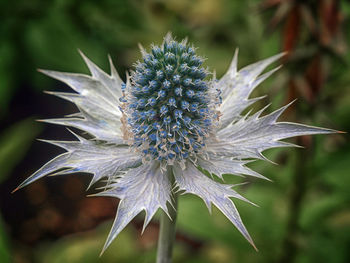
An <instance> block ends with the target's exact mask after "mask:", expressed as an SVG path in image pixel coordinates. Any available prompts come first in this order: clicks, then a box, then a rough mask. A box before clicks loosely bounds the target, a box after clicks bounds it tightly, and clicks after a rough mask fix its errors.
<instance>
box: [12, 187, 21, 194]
mask: <svg viewBox="0 0 350 263" xmlns="http://www.w3.org/2000/svg"><path fill="white" fill-rule="evenodd" d="M19 189H21V187H19V186H17V187H16V188H15V189H14V190H12V192H11V194H14V193H15V192H17V191H18V190H19Z"/></svg>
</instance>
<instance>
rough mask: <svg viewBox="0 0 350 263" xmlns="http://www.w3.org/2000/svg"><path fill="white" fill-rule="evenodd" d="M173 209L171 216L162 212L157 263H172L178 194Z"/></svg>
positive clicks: (170, 211)
mask: <svg viewBox="0 0 350 263" xmlns="http://www.w3.org/2000/svg"><path fill="white" fill-rule="evenodd" d="M173 196H174V202H173V206H174V208H173V207H170V209H169V215H170V216H171V219H170V218H169V217H168V215H167V214H166V213H165V212H164V211H162V214H161V217H160V229H159V237H158V248H157V263H170V262H171V256H172V252H173V245H174V241H175V234H176V216H177V211H176V210H177V200H178V194H177V193H174V194H173Z"/></svg>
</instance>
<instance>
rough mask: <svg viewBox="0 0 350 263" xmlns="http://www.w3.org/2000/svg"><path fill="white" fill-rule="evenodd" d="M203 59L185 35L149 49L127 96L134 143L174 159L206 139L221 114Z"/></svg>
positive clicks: (193, 150)
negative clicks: (185, 39) (215, 103)
mask: <svg viewBox="0 0 350 263" xmlns="http://www.w3.org/2000/svg"><path fill="white" fill-rule="evenodd" d="M202 63H203V59H202V58H201V57H199V56H197V55H196V54H195V50H194V48H193V47H191V46H189V45H188V44H187V43H186V42H185V41H182V42H181V43H179V42H177V41H174V40H172V39H171V40H165V41H164V43H163V44H162V45H161V46H153V47H152V49H151V52H150V53H146V52H145V51H144V52H143V61H142V62H138V63H137V64H136V68H135V71H134V72H133V73H132V76H131V85H130V87H126V90H125V92H124V97H123V98H122V99H121V100H122V102H124V105H125V106H124V109H123V110H124V112H125V113H126V115H127V124H128V126H129V129H130V130H131V133H132V141H133V142H132V143H133V144H134V146H135V147H137V148H138V149H140V150H141V152H142V153H143V154H144V156H145V159H157V160H160V161H166V163H167V164H172V163H173V162H174V161H175V160H184V159H186V158H188V157H189V156H191V155H194V154H196V153H198V152H199V151H200V150H201V148H202V147H203V146H204V145H205V142H204V138H205V137H206V136H208V134H209V132H210V130H211V127H212V125H213V120H215V119H216V115H215V112H214V110H213V109H212V106H211V105H212V100H213V99H212V94H210V92H208V90H209V89H210V85H211V82H210V81H206V80H205V78H206V77H207V75H208V72H207V70H205V69H204V68H203V67H202ZM216 97H218V94H217V95H216Z"/></svg>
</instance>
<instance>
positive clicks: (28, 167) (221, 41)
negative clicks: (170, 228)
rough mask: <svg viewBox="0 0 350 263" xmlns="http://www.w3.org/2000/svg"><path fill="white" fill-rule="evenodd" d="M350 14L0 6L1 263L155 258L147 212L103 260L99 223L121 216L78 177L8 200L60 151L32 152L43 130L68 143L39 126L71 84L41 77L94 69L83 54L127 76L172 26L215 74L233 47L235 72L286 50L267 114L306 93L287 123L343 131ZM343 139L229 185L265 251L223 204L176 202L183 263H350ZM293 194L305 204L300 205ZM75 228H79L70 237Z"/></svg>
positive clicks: (250, 7) (204, 3)
mask: <svg viewBox="0 0 350 263" xmlns="http://www.w3.org/2000/svg"><path fill="white" fill-rule="evenodd" d="M332 4H335V5H336V7H337V9H334V10H336V11H339V12H335V11H334V10H333V9H332V8H330V6H331V5H332ZM332 10H333V11H334V12H333V11H332ZM332 12H333V13H332ZM334 14H336V16H334ZM349 17H350V3H349V2H348V1H345V0H342V1H337V0H322V1H317V0H306V1H296V0H288V1H285V0H266V1H260V0H247V1H233V0H216V1H212V0H193V1H188V0H167V1H166V0H144V1H141V0H131V1H127V0H100V1H94V0H84V1H83V0H75V1H72V0H51V1H40V0H31V1H27V0H17V1H9V0H3V1H0V20H1V23H0V121H1V125H0V127H1V132H0V181H1V183H2V184H1V185H0V209H1V213H2V217H3V220H2V221H3V222H1V224H0V261H1V262H11V261H13V262H20V263H27V262H28V263H29V262H43V263H44V262H153V261H154V257H155V249H156V248H155V246H156V241H157V233H158V232H157V231H158V230H157V223H156V220H155V222H154V223H153V224H151V225H150V226H149V227H148V228H147V230H146V231H145V233H144V234H143V236H140V229H141V227H142V216H140V217H139V218H138V220H136V222H134V223H133V224H130V225H129V226H128V227H127V228H126V229H125V230H124V231H123V232H122V233H121V235H120V236H119V237H118V239H117V240H116V241H115V242H114V243H113V245H112V247H111V248H110V249H108V250H107V252H106V254H104V255H103V256H102V257H101V258H99V257H98V254H99V252H100V249H101V248H102V245H103V242H104V240H105V238H106V237H107V233H108V231H109V227H110V224H111V223H110V222H109V223H106V224H101V222H102V221H103V220H105V219H106V218H112V215H113V214H114V212H115V206H113V205H111V203H110V202H109V200H106V199H103V198H92V199H83V198H84V197H83V195H84V194H85V192H84V190H83V188H84V185H85V186H86V181H85V180H84V179H81V178H83V177H82V176H75V177H67V178H65V177H64V178H55V177H54V178H48V179H44V180H42V181H41V183H40V182H38V183H37V184H35V185H33V186H31V187H28V188H27V189H25V190H23V191H20V192H19V193H16V194H14V195H12V196H10V192H11V191H12V190H13V189H14V188H15V187H16V185H18V183H19V182H20V180H21V179H23V178H24V177H26V176H28V175H29V174H30V173H31V172H33V171H34V170H36V169H37V168H39V166H40V165H42V164H43V163H44V162H46V161H48V160H49V159H50V156H55V155H56V154H57V152H59V151H58V150H56V151H55V150H51V149H52V147H51V146H47V145H43V144H39V143H36V142H35V140H34V139H35V138H36V137H37V136H38V134H40V137H41V138H47V139H56V138H65V137H68V136H69V135H67V133H66V131H65V130H64V129H63V128H59V127H58V128H53V127H51V126H49V125H47V127H46V128H45V130H42V129H41V126H40V125H38V124H36V123H34V121H33V119H34V116H38V118H50V117H56V116H61V115H62V114H69V113H72V112H74V108H72V106H71V105H69V104H68V103H65V102H62V101H61V100H59V99H56V98H51V97H49V96H47V95H43V94H42V91H43V90H60V91H64V90H68V88H67V87H65V86H63V84H59V83H58V82H57V81H54V80H51V79H49V78H47V77H44V76H42V75H41V74H39V73H38V72H36V69H37V68H48V69H55V70H62V71H70V72H83V73H87V69H86V66H85V65H84V63H83V61H82V59H81V58H80V57H79V55H78V52H77V49H81V50H82V51H83V52H84V53H85V54H87V55H88V56H89V57H90V58H91V59H92V60H93V61H94V62H95V63H96V64H98V65H100V66H101V68H103V69H104V70H107V71H108V70H109V69H108V66H107V65H108V60H107V54H110V55H111V56H112V58H113V60H114V62H115V65H116V67H117V69H118V71H119V72H120V73H121V76H122V78H124V74H123V72H125V70H127V69H130V68H131V67H132V64H133V63H134V62H135V61H136V60H137V59H139V58H140V52H139V50H138V47H137V44H138V43H142V45H143V46H144V47H146V48H147V47H148V46H149V45H150V44H151V43H153V42H154V43H159V42H161V41H162V38H163V36H164V35H165V34H166V33H167V32H168V31H171V32H173V35H174V36H176V37H177V38H179V39H181V38H183V37H188V38H189V40H190V42H192V43H194V45H195V46H197V47H198V48H199V49H198V52H199V53H200V54H201V55H204V56H205V57H207V61H206V65H207V66H208V67H209V68H210V69H215V70H216V73H217V76H218V77H220V76H222V74H223V73H224V72H225V70H226V69H227V67H228V65H229V63H230V60H231V58H232V55H233V52H234V48H236V47H239V48H240V55H239V67H242V66H244V65H246V64H248V63H252V62H254V61H256V60H259V59H262V58H265V57H268V56H271V55H274V54H276V53H277V52H280V51H282V50H288V51H289V52H290V53H289V56H288V59H285V61H284V62H285V64H286V66H285V67H284V69H282V70H280V71H279V72H278V73H276V74H275V75H274V76H273V77H272V78H271V79H269V80H268V81H267V82H266V83H264V84H263V85H262V86H261V87H260V88H259V89H257V91H255V92H254V94H253V95H254V96H260V95H264V94H268V95H269V97H268V99H264V101H263V103H264V104H266V102H268V101H271V102H272V105H271V109H270V110H273V109H275V108H277V107H279V106H281V105H282V104H285V103H286V102H289V101H290V100H291V99H293V98H298V101H297V102H295V103H294V105H295V106H294V107H292V108H291V110H290V111H289V112H287V113H286V115H288V119H294V120H296V121H299V122H304V123H307V124H314V125H319V126H325V127H330V128H334V129H339V130H343V131H347V130H349V129H350V121H349V120H350V119H349V117H348V116H349V115H350V93H349V92H348V87H349V83H350V74H349V73H348V72H349V63H350V53H349V52H347V46H346V43H348V42H349V40H350V19H349ZM324 21H326V22H327V23H325V22H324ZM332 21H336V23H335V22H332ZM333 27H335V28H336V29H337V30H335V31H334V30H333V29H332V28H333ZM329 36H331V37H329ZM317 57H320V58H321V59H318V58H317ZM312 69H313V70H312ZM315 69H316V73H317V74H315ZM320 72H321V73H320ZM319 77H321V78H319ZM316 87H318V88H317V89H315V88H316ZM259 106H260V105H254V107H253V109H257V108H259ZM64 136H65V137H64ZM68 138H69V137H68ZM348 138H349V136H348V135H332V136H316V137H315V140H314V141H311V142H310V140H309V139H308V138H303V139H301V141H298V143H301V144H303V145H305V146H306V147H307V149H308V150H305V149H288V150H271V151H269V152H267V153H266V156H267V157H268V158H270V159H271V160H272V161H274V162H276V163H279V164H280V165H279V166H274V165H272V164H271V163H264V162H261V161H258V162H254V163H252V164H251V167H253V168H254V169H256V170H257V171H259V172H260V173H262V174H264V175H265V176H267V177H268V178H270V179H272V180H273V181H274V183H271V182H267V181H259V180H254V179H251V178H244V179H242V178H237V177H232V176H229V175H227V176H226V177H225V180H226V182H228V183H234V184H238V183H241V182H244V181H247V180H248V182H249V183H248V184H246V185H242V186H239V187H238V186H237V189H238V191H239V192H240V193H242V194H243V195H244V196H246V197H247V198H248V199H249V200H251V201H253V202H254V203H256V204H257V205H259V207H260V208H256V207H253V206H250V205H248V204H246V203H243V202H241V201H237V206H238V208H239V211H240V213H241V216H242V218H243V221H244V222H245V225H246V226H247V228H248V230H249V232H250V233H251V235H252V237H253V239H254V240H255V243H256V245H257V247H258V248H259V250H260V252H258V253H256V252H255V251H254V250H253V249H252V248H251V247H250V246H249V244H248V243H247V242H246V241H245V240H244V239H243V238H242V237H241V236H240V234H239V233H238V231H237V230H236V229H235V228H234V227H233V226H232V225H231V224H230V223H229V222H228V220H226V218H225V217H224V216H223V215H222V214H221V213H220V212H219V211H218V210H217V209H216V208H213V213H212V215H210V214H209V213H208V211H207V209H206V207H205V205H204V204H203V202H202V201H201V200H199V199H198V198H197V197H194V196H181V198H180V203H179V216H178V218H179V221H178V236H177V243H176V247H175V255H174V262H186V263H187V262H188V263H192V262H204V263H206V262H208V263H209V262H218V263H225V262H227V263H228V262H269V263H271V262H276V263H279V262H281V259H283V255H284V254H285V255H287V254H286V253H287V252H288V253H292V254H293V257H290V261H289V262H296V263H305V262H317V263H319V262H327V263H328V262H332V263H333V262H335V263H338V262H339V263H342V262H344V263H345V262H350V254H349V252H348V246H349V244H350V208H349V206H348V204H349V203H350V192H349V190H348V189H349V187H350V179H349V178H350V177H349V171H350V162H349V158H350V150H349V149H350V143H349V140H348ZM300 169H301V170H302V173H301V172H300ZM298 174H299V175H300V177H301V178H302V179H303V180H301V181H300V178H299V179H298V177H297V175H298ZM72 178H73V179H72ZM86 178H88V177H86ZM298 180H299V181H298ZM295 195H296V197H298V198H300V199H299V201H298V200H297V201H298V206H297V207H296V208H297V209H295V210H293V209H294V208H293V207H294V206H293V204H294V203H293V202H294V201H293V200H294V198H295ZM86 200H87V201H86ZM98 224H100V226H98V227H96V225H98ZM79 231H84V233H75V234H74V233H73V232H79ZM6 233H7V234H8V235H7V236H6ZM68 233H72V234H70V235H67V234H68ZM286 244H287V245H288V246H287V247H286ZM9 247H10V248H11V252H9V250H8V248H9ZM289 247H292V250H290V249H289ZM11 259H12V260H11ZM282 262H283V261H282ZM283 263H284V262H283Z"/></svg>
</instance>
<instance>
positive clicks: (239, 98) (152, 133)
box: [17, 34, 333, 251]
mask: <svg viewBox="0 0 350 263" xmlns="http://www.w3.org/2000/svg"><path fill="white" fill-rule="evenodd" d="M141 52H142V61H140V62H138V63H137V64H136V65H135V70H134V71H133V72H132V73H131V76H129V75H127V78H126V83H124V82H123V81H122V80H121V78H120V77H119V75H118V73H117V71H116V70H115V68H114V66H113V63H112V61H111V59H110V57H109V61H110V67H111V74H110V75H108V74H106V73H105V72H103V71H102V70H101V69H100V68H98V67H97V66H96V65H95V64H94V63H93V62H91V61H90V60H89V59H88V58H87V57H86V56H85V55H84V54H82V53H81V55H82V57H83V59H84V60H85V62H86V64H87V66H88V68H89V70H90V71H91V74H92V76H88V75H83V74H72V73H61V72H56V71H48V70H42V71H41V72H43V73H44V74H46V75H48V76H50V77H53V78H55V79H58V80H60V81H62V82H64V83H66V84H68V85H69V86H70V87H71V88H72V89H73V90H74V91H76V93H62V92H50V93H51V94H53V95H56V96H58V97H61V98H63V99H66V100H68V101H70V102H72V103H74V104H75V105H76V106H77V107H78V109H79V112H78V113H75V114H73V115H70V116H68V117H65V118H60V119H49V120H45V121H46V122H49V123H53V124H58V125H65V126H70V127H74V128H77V129H79V130H81V131H83V132H87V133H88V134H90V135H91V136H90V137H84V136H81V135H77V134H74V135H75V136H76V137H77V139H78V140H77V141H46V142H49V143H51V144H54V145H57V146H59V147H61V148H63V149H65V150H66V152H65V153H63V154H61V155H59V156H57V157H56V158H54V159H53V160H51V161H49V162H48V163H46V164H45V165H44V166H43V167H42V168H40V169H39V170H38V171H37V172H35V173H34V174H33V175H31V176H30V177H28V178H27V179H26V180H25V181H24V182H23V183H22V184H20V185H19V187H18V188H17V189H19V188H22V187H24V186H26V185H28V184H30V183H32V182H34V181H36V180H38V179H39V178H41V177H44V176H46V175H53V174H55V175H62V174H68V173H74V172H87V173H91V174H92V175H93V176H92V179H91V183H90V185H89V187H90V186H91V185H93V184H94V183H96V182H97V181H99V180H100V179H102V178H105V179H106V182H107V183H106V187H105V189H104V190H103V191H102V192H100V193H98V194H97V195H99V196H112V197H116V198H119V199H120V203H119V206H118V211H117V215H116V218H115V220H114V223H113V226H112V229H111V231H110V233H109V236H108V238H107V241H106V243H105V245H104V248H103V251H104V250H105V249H106V248H107V247H108V246H109V245H110V244H111V242H112V241H113V240H114V239H115V238H116V237H117V235H118V234H119V233H120V232H121V231H122V230H123V228H124V227H125V226H126V225H127V224H128V223H129V222H130V221H131V220H132V219H133V218H134V217H135V216H136V215H137V214H139V213H140V212H141V211H143V210H144V211H145V212H146V216H145V221H144V226H143V229H145V227H146V226H147V224H148V223H149V222H150V220H151V219H152V217H153V216H154V214H155V213H156V211H157V210H158V208H161V209H162V210H163V211H164V212H165V213H167V214H168V207H167V203H170V204H171V203H172V195H173V193H174V192H175V191H182V192H183V193H191V194H194V195H197V196H199V197H200V198H201V199H203V201H204V203H205V204H206V206H207V207H208V209H209V210H210V209H211V205H212V204H214V205H215V206H216V207H217V208H218V209H219V210H220V211H221V212H222V213H223V214H224V215H225V216H226V217H227V218H228V219H229V220H230V221H231V222H232V223H233V224H234V225H235V226H236V227H237V229H238V230H239V231H240V232H241V233H242V235H243V236H244V237H245V238H246V239H247V240H248V241H249V243H250V244H252V245H253V246H254V243H253V241H252V238H251V237H250V235H249V233H248V231H247V230H246V228H245V226H244V224H243V223H242V220H241V218H240V215H239V213H238V211H237V209H236V207H235V205H234V203H233V201H232V200H231V198H237V199H241V200H244V201H247V202H249V201H248V200H247V199H245V198H244V197H243V196H241V195H240V194H239V193H237V192H236V191H235V190H233V189H232V188H233V185H226V184H224V183H220V182H217V181H215V180H213V178H210V177H209V176H207V175H206V174H205V173H207V174H210V175H211V176H212V177H213V176H217V177H219V179H223V177H222V176H223V174H233V175H241V176H242V175H249V176H254V177H258V178H264V179H266V178H265V177H264V176H262V175H260V174H259V173H257V172H255V171H253V170H251V169H249V168H248V167H247V166H246V164H247V163H249V162H251V160H252V159H263V160H264V159H266V158H265V157H264V156H263V155H262V152H263V151H264V150H266V149H270V148H275V147H285V146H293V145H292V144H289V143H286V142H282V141H280V140H281V139H285V138H289V137H293V136H300V135H307V134H322V133H323V134H326V133H331V132H333V131H332V130H329V129H323V128H317V127H311V126H306V125H301V124H296V123H289V122H277V119H278V117H279V116H280V115H281V114H282V113H283V111H284V110H285V109H286V108H287V107H288V105H287V106H284V107H282V108H280V109H278V110H276V111H274V112H272V113H270V114H267V115H265V116H262V113H263V111H264V110H265V108H264V109H262V110H260V111H258V112H257V113H255V114H252V115H249V114H247V115H245V116H242V115H241V113H242V111H243V110H244V109H246V108H247V107H248V106H250V105H251V104H253V103H254V102H256V101H257V100H259V99H260V98H254V99H249V98H248V97H249V96H250V94H251V92H252V91H253V90H254V88H255V87H257V86H258V85H259V84H260V83H261V82H262V81H264V80H265V79H266V78H268V77H269V76H270V75H271V74H272V73H274V72H275V71H276V70H277V69H278V68H276V69H273V70H271V71H269V72H267V73H265V74H262V75H261V73H262V72H263V71H264V69H265V68H266V67H267V66H268V65H270V64H271V63H273V62H274V61H276V60H278V59H279V58H280V57H282V56H283V54H279V55H276V56H273V57H271V58H268V59H265V60H262V61H260V62H257V63H254V64H252V65H249V66H247V67H244V68H243V69H241V70H239V71H237V55H238V52H237V51H236V52H235V55H234V57H233V60H232V63H231V65H230V67H229V69H228V71H227V72H226V74H225V75H224V76H223V77H222V78H221V79H220V80H216V79H215V76H213V75H210V74H209V71H208V70H207V69H204V68H203V67H202V63H203V58H201V57H200V56H198V55H196V52H195V48H194V47H193V46H190V45H189V44H188V43H187V41H186V40H183V41H182V42H177V41H176V40H174V39H173V38H172V37H171V35H170V34H168V35H167V36H166V37H165V39H164V42H163V43H162V45H161V46H152V48H151V51H150V52H146V51H145V50H144V49H143V48H141ZM209 76H212V79H210V80H209ZM173 180H174V181H175V182H174V183H172V182H173ZM249 203H251V202H249ZM168 215H169V214H168ZM254 247H255V246H254Z"/></svg>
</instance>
